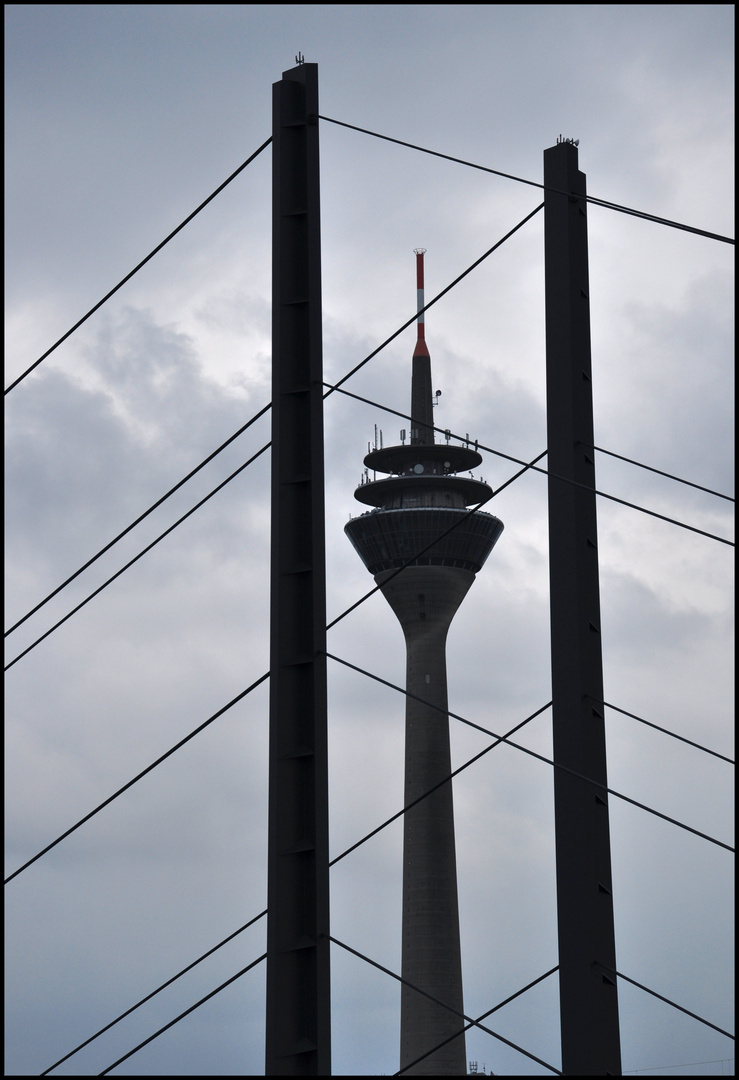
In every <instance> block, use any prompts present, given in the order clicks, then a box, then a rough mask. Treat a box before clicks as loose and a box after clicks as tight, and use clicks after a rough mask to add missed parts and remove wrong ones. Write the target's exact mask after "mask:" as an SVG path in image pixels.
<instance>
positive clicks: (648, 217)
mask: <svg viewBox="0 0 739 1080" xmlns="http://www.w3.org/2000/svg"><path fill="white" fill-rule="evenodd" d="M318 119H319V120H326V121H327V122H328V123H329V124H337V125H338V126H339V127H345V128H350V129H351V130H352V131H359V132H361V134H363V135H372V136H373V137H374V138H375V139H383V140H384V141H385V142H391V143H396V144H397V145H398V146H406V147H408V149H409V150H418V151H419V152H420V153H422V154H430V155H431V156H432V157H438V158H443V159H444V160H445V161H452V162H454V163H455V164H457V165H466V166H467V167H468V168H470V169H477V170H479V171H480V172H485V173H491V174H492V175H493V176H500V177H502V178H503V179H504V180H515V181H516V182H517V183H519V184H527V185H528V186H529V187H535V188H539V189H540V190H541V191H553V192H554V193H555V194H557V195H566V196H567V197H568V198H570V196H571V192H569V191H562V190H560V189H559V188H552V187H547V186H546V185H545V184H542V183H540V182H539V181H538V180H525V179H524V178H523V177H522V176H514V175H513V174H512V173H506V172H501V171H500V169H490V168H488V167H487V166H486V165H477V164H475V162H473V161H465V160H464V158H458V157H452V156H451V154H442V153H440V152H439V151H438V150H429V149H428V148H427V147H425V146H417V145H415V143H409V142H405V141H404V140H403V139H393V138H391V136H390V135H381V134H380V133H379V132H377V131H369V130H368V129H367V128H361V127H357V126H356V124H347V123H345V122H344V121H343V120H334V119H333V117H331V116H321V115H320V114H319V116H318ZM577 198H578V199H582V200H584V201H586V202H590V203H593V204H594V205H595V206H602V207H604V208H605V209H606V210H616V211H618V212H619V213H621V214H630V215H631V216H632V217H638V218H643V219H644V220H645V221H652V222H654V223H655V224H657V225H666V226H668V227H669V228H672V229H681V230H683V231H684V232H689V233H695V234H696V235H697V236H705V237H707V238H708V239H709V240H720V241H721V242H722V243H724V244H732V245H733V244H734V240H733V239H732V238H731V237H729V236H722V235H721V234H720V233H713V232H708V231H707V230H706V229H698V228H695V227H694V226H693V225H684V224H683V223H682V222H680V221H672V220H671V219H670V218H663V217H657V215H656V214H648V213H646V211H644V210H634V209H633V208H632V207H630V206H623V205H621V204H620V203H614V202H609V201H608V200H606V199H598V198H597V197H596V196H595V195H581V194H578V195H577Z"/></svg>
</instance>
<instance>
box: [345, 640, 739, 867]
mask: <svg viewBox="0 0 739 1080" xmlns="http://www.w3.org/2000/svg"><path fill="white" fill-rule="evenodd" d="M326 656H328V657H330V658H331V659H332V660H336V661H337V662H338V663H339V664H344V666H345V667H348V668H352V669H353V670H354V671H357V672H359V674H360V675H366V676H367V678H368V679H374V681H375V682H379V683H381V684H382V685H383V686H388V687H390V689H391V690H397V691H398V693H399V694H404V695H405V696H406V697H410V698H413V700H414V701H420V702H421V704H422V705H427V706H428V707H429V708H431V709H437V710H438V711H439V712H443V713H444V714H445V715H446V716H451V717H452V718H453V719H454V720H459V721H461V723H463V724H467V726H468V727H473V728H476V729H477V731H482V732H484V733H485V734H486V735H490V736H491V737H492V738H494V739H498V740H499V741H500V742H504V743H506V745H507V746H512V747H513V748H514V749H515V750H521V751H522V752H523V753H524V754H528V755H529V756H530V757H533V758H536V759H537V760H538V761H543V762H544V764H545V765H552V766H553V767H554V768H555V769H562V771H563V772H566V773H569V774H570V776H574V777H576V778H577V779H578V780H582V781H583V782H584V783H586V784H591V785H592V786H593V787H596V788H600V790H601V791H605V792H606V793H607V794H608V795H613V796H614V797H615V798H617V799H621V800H622V801H623V802H627V803H630V804H631V805H632V806H636V807H637V808H638V809H639V810H645V811H646V812H647V813H648V814H653V815H654V816H655V817H658V818H662V820H663V821H669V822H670V824H671V825H677V827H678V828H680V829H684V830H685V831H686V832H689V833H693V834H694V835H695V836H699V837H700V838H701V839H702V840H708V841H709V842H710V843H712V844H716V846H717V847H722V848H725V849H726V851H731V852H732V853H733V851H734V848H733V847H731V845H730V844H725V843H724V842H723V840H717V839H716V838H715V837H713V836H709V835H708V833H704V832H701V831H700V830H699V829H694V828H693V827H692V825H686V824H685V823H684V822H682V821H678V820H677V818H673V817H669V815H668V814H663V813H662V811H661V810H655V809H654V808H653V807H651V806H647V805H646V804H645V803H641V802H638V801H637V800H636V799H632V798H631V797H630V796H629V795H624V794H623V793H622V792H620V791H616V790H615V788H610V787H608V786H607V785H606V784H601V783H600V782H599V781H598V780H593V779H591V778H590V777H589V776H583V774H582V773H579V772H577V771H576V770H575V769H570V768H568V766H567V765H563V764H562V763H561V762H559V761H553V760H552V758H548V757H544V755H543V754H537V752H536V751H535V750H529V749H528V747H526V746H522V745H521V744H520V743H516V742H513V740H512V739H509V738H508V736H507V735H496V733H495V732H494V731H490V729H489V728H485V727H482V726H481V725H480V724H475V723H474V722H473V721H472V720H468V719H467V718H466V717H464V716H460V715H459V714H458V713H453V712H451V710H448V709H442V707H441V706H440V705H435V704H434V703H433V702H431V701H424V700H423V698H420V697H418V696H417V695H416V694H411V693H410V692H409V691H408V690H404V689H403V687H402V686H396V685H395V683H391V682H388V680H387V679H382V678H380V676H379V675H373V673H372V672H371V671H366V670H365V669H364V668H361V667H358V666H357V665H356V664H350V663H349V661H348V660H342V659H341V657H340V656H334V655H333V654H332V653H326ZM550 704H551V702H550ZM450 779H451V777H447V778H446V780H443V781H442V783H447V781H448V780H450Z"/></svg>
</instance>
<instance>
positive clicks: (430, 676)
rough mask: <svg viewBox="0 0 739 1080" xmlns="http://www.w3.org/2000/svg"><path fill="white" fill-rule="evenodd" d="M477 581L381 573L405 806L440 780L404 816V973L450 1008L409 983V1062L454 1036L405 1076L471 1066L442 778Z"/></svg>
mask: <svg viewBox="0 0 739 1080" xmlns="http://www.w3.org/2000/svg"><path fill="white" fill-rule="evenodd" d="M388 578H391V580H389V581H388V580H387V579H388ZM474 580H475V575H474V574H473V573H472V572H471V571H470V570H463V569H461V568H459V567H452V566H409V567H408V568H407V569H406V570H404V571H403V573H402V574H398V575H396V576H395V577H392V571H384V572H382V573H380V574H377V575H376V577H375V581H376V582H377V583H378V585H380V586H381V589H382V593H383V595H384V596H385V599H386V600H387V601H388V603H389V604H390V606H391V607H392V609H393V611H394V612H395V614H396V616H397V618H398V621H399V622H400V625H401V626H402V628H403V633H404V635H405V641H406V690H407V692H408V695H409V696H408V697H407V698H406V713H405V805H406V806H409V805H410V804H411V803H412V802H414V800H416V799H418V798H420V797H421V796H423V795H425V794H426V792H427V791H430V790H431V789H432V788H434V787H436V785H437V784H442V786H441V787H438V788H437V789H436V790H435V791H434V792H433V794H432V795H429V796H428V797H427V798H424V799H421V802H419V803H418V804H417V805H415V806H411V807H410V809H409V810H407V811H406V814H405V819H404V826H403V940H402V965H401V975H402V977H403V978H404V979H407V980H408V982H409V983H411V984H412V986H418V987H420V988H421V989H423V990H425V991H426V993H427V994H431V996H432V997H434V998H436V999H437V1000H438V1001H442V1002H444V1004H445V1005H448V1006H449V1008H448V1009H445V1008H444V1007H443V1006H441V1005H436V1004H434V1002H432V1001H430V1000H429V998H427V997H424V996H423V995H422V994H419V993H417V991H415V990H412V989H411V988H410V986H406V985H404V986H403V987H402V990H401V1001H400V1066H401V1068H403V1067H404V1066H405V1065H407V1064H409V1063H410V1062H412V1061H415V1060H416V1059H417V1058H419V1057H422V1056H423V1055H424V1054H425V1053H427V1052H428V1050H430V1049H431V1048H433V1047H435V1046H437V1045H438V1044H439V1043H441V1042H443V1041H444V1040H445V1039H450V1040H451V1041H449V1042H447V1043H446V1045H444V1046H443V1047H441V1049H439V1050H437V1051H436V1052H435V1053H433V1054H431V1055H429V1056H428V1057H426V1058H425V1059H424V1060H423V1061H421V1062H419V1063H418V1065H416V1066H413V1067H411V1068H409V1069H407V1075H418V1076H459V1075H462V1074H464V1073H466V1071H467V1055H466V1049H465V1038H464V1034H462V1031H463V1028H464V1021H463V1020H462V1018H461V1017H460V1015H459V1014H460V1013H462V1012H463V1007H464V1002H463V994H462V960H461V947H460V938H459V904H458V900H457V857H456V848H455V841H454V804H453V797H452V785H451V782H447V783H444V781H445V780H447V777H449V775H450V773H451V769H452V766H451V751H450V745H449V719H448V709H449V703H448V696H447V678H446V639H447V632H448V630H449V626H450V624H451V621H452V619H453V618H454V615H455V613H456V611H457V609H458V608H459V605H460V604H461V603H462V600H463V599H464V597H465V596H466V595H467V591H468V589H469V587H470V585H471V584H472V582H473V581H474ZM418 699H420V700H418ZM450 1010H454V1011H453V1012H452V1011H450ZM455 1035H457V1036H458V1037H457V1038H453V1036H455ZM404 1075H405V1074H404Z"/></svg>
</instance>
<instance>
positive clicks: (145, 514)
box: [5, 402, 272, 637]
mask: <svg viewBox="0 0 739 1080" xmlns="http://www.w3.org/2000/svg"><path fill="white" fill-rule="evenodd" d="M271 408H272V402H270V403H269V404H268V405H265V406H264V408H263V409H260V410H259V412H258V413H255V414H254V416H252V418H251V420H249V421H247V423H245V424H243V425H242V426H241V427H240V428H239V430H238V431H235V432H234V433H233V435H231V436H230V437H229V438H228V439H226V441H225V442H224V443H221V445H220V446H219V447H217V449H215V450H214V451H213V452H212V453H211V454H208V456H207V458H205V459H204V460H203V461H201V462H200V464H199V465H196V466H195V468H194V469H192V470H191V471H190V472H189V473H188V474H187V476H183V478H182V479H181V480H178V482H177V483H176V484H175V485H174V487H171V488H170V489H169V491H167V492H166V493H165V494H164V495H162V496H161V498H159V499H157V501H156V502H155V503H152V505H151V506H150V507H149V509H148V510H144V512H143V514H140V515H139V516H138V517H137V518H136V520H135V521H132V522H131V524H130V525H127V526H126V528H125V529H123V531H122V532H119V533H118V535H117V536H114V537H113V539H112V540H111V541H109V543H107V544H106V545H105V547H103V548H101V549H100V551H98V553H97V554H96V555H93V556H92V558H91V559H88V560H87V562H86V563H84V565H83V566H81V567H80V568H79V570H75V572H74V573H73V574H70V576H69V577H68V578H67V579H66V581H63V582H62V583H61V585H57V587H56V588H55V589H54V591H53V592H50V593H49V595H48V596H46V597H44V599H43V600H41V601H40V602H39V603H38V604H36V606H35V607H32V608H31V610H30V611H27V612H26V614H25V615H24V616H23V618H22V619H19V620H18V622H16V623H13V625H12V626H11V627H10V629H9V630H6V631H5V637H8V635H9V634H12V633H13V631H14V630H17V629H18V627H19V626H21V625H22V624H23V623H24V622H25V621H26V619H30V617H31V615H35V614H36V612H37V611H39V609H40V608H42V607H43V606H44V604H47V603H48V602H49V600H51V599H52V598H53V597H54V596H56V595H57V593H60V592H61V591H62V589H64V588H66V586H67V585H69V584H70V582H72V581H74V579H75V578H77V577H79V575H80V574H81V573H82V572H83V570H87V568H88V567H90V566H92V564H93V563H94V562H97V560H98V559H99V558H100V556H101V555H104V554H105V552H106V551H110V549H111V548H112V547H113V546H114V545H115V544H117V543H118V541H119V540H122V539H123V537H124V536H125V535H126V534H127V533H130V532H131V529H134V528H135V527H136V526H137V525H140V524H141V522H142V521H143V520H144V518H146V517H148V516H149V514H151V513H152V512H153V511H154V510H156V509H157V507H159V506H161V505H162V503H163V502H166V500H167V499H168V498H169V497H170V495H174V493H175V491H177V490H179V488H181V487H182V485H183V484H186V483H187V481H188V480H191V479H192V478H193V476H195V474H196V473H198V472H200V470H201V469H203V468H204V467H205V466H206V465H207V464H208V463H209V462H211V461H213V459H214V458H215V457H217V456H218V454H220V452H221V451H222V450H225V449H226V447H227V446H229V445H230V444H231V443H232V442H233V441H234V439H238V437H239V435H243V433H244V432H245V431H246V429H247V428H249V427H251V425H252V424H253V423H255V422H256V421H257V420H259V418H260V417H261V416H264V414H265V413H266V412H267V411H268V410H269V409H271Z"/></svg>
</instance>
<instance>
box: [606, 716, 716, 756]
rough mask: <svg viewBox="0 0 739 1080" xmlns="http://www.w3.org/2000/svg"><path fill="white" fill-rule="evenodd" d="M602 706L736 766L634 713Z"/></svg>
mask: <svg viewBox="0 0 739 1080" xmlns="http://www.w3.org/2000/svg"><path fill="white" fill-rule="evenodd" d="M603 704H604V705H605V707H606V708H607V709H613V710H614V712H619V713H623V715H624V716H630V717H631V719H632V720H638V721H639V723H640V724H646V726H647V727H651V728H655V730H656V731H661V732H662V733H663V734H664V735H670V736H671V737H672V738H673V739H679V740H680V742H684V743H687V744H688V746H694V747H695V748H696V750H702V751H703V753H704V754H711V755H712V756H713V757H717V758H720V759H721V761H728V763H729V765H734V764H736V763H735V761H734V760H733V758H730V757H726V755H725V754H719V753H718V751H716V750H709V748H708V747H707V746H702V745H701V744H700V743H697V742H693V740H692V739H686V738H685V736H684V735H678V734H677V732H675V731H669V730H668V728H663V727H660V726H659V724H653V723H652V722H651V721H650V720H645V719H644V717H643V716H637V715H636V713H633V712H627V711H626V709H619V707H618V705H611V704H610V703H609V702H607V701H604V702H603Z"/></svg>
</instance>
